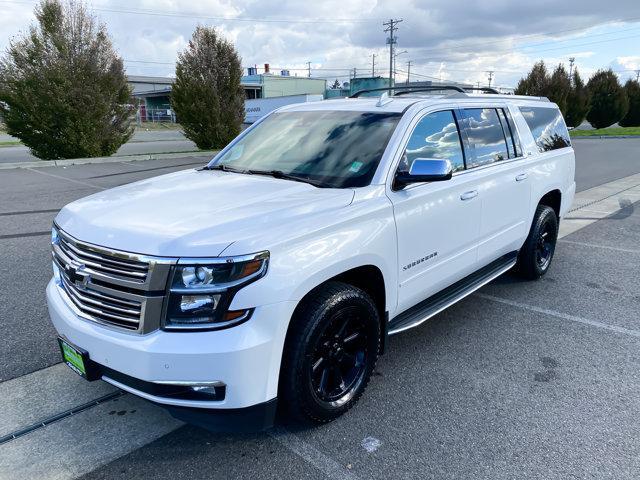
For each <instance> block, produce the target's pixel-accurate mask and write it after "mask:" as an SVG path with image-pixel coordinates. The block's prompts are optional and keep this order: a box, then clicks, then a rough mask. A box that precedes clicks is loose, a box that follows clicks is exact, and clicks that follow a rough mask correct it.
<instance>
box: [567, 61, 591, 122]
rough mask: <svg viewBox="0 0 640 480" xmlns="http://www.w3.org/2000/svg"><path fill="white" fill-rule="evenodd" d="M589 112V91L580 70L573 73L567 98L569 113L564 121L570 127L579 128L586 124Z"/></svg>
mask: <svg viewBox="0 0 640 480" xmlns="http://www.w3.org/2000/svg"><path fill="white" fill-rule="evenodd" d="M588 111H589V91H588V90H587V87H586V86H585V84H584V82H583V81H582V78H581V77H580V74H579V73H578V69H577V68H576V69H575V70H574V71H573V84H572V85H571V90H570V91H569V95H568V96H567V111H566V112H565V114H564V119H565V121H566V122H567V126H569V127H573V128H575V127H578V126H580V125H581V124H582V122H584V119H585V118H586V117H587V112H588Z"/></svg>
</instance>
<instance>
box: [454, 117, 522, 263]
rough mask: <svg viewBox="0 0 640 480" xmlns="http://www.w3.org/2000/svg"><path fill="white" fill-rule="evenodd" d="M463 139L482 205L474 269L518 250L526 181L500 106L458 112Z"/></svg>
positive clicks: (510, 126)
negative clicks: (476, 258) (465, 138)
mask: <svg viewBox="0 0 640 480" xmlns="http://www.w3.org/2000/svg"><path fill="white" fill-rule="evenodd" d="M462 114H463V118H464V120H463V122H462V123H463V125H464V130H465V133H466V135H467V138H468V150H467V152H466V153H467V175H469V176H471V177H472V178H474V179H476V181H477V182H478V196H479V198H480V201H481V203H482V212H481V215H480V235H479V241H478V266H479V267H482V266H484V265H486V264H488V263H490V262H492V261H493V260H495V259H497V258H499V257H500V256H502V255H504V254H506V253H509V252H512V251H515V250H518V249H519V248H520V247H521V246H522V243H523V241H524V239H525V238H526V236H527V233H528V230H529V225H528V217H529V215H528V212H529V205H530V202H531V179H530V178H529V176H530V172H529V171H528V167H527V162H526V160H525V158H524V157H523V154H522V148H521V146H520V142H519V137H518V134H517V131H516V130H515V125H514V124H513V121H512V120H511V116H510V113H509V110H508V109H507V108H506V106H504V105H492V106H473V107H471V106H467V107H464V108H462Z"/></svg>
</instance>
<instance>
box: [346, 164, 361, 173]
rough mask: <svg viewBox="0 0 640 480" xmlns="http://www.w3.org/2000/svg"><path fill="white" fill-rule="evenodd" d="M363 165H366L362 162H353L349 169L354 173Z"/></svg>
mask: <svg viewBox="0 0 640 480" xmlns="http://www.w3.org/2000/svg"><path fill="white" fill-rule="evenodd" d="M362 165H364V164H363V163H362V162H353V163H352V164H351V168H349V171H350V172H353V173H357V172H359V171H360V169H361V168H362Z"/></svg>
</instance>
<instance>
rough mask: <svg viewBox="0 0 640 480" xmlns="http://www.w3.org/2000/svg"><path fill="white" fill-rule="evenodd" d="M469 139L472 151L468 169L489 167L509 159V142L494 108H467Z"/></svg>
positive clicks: (465, 112)
mask: <svg viewBox="0 0 640 480" xmlns="http://www.w3.org/2000/svg"><path fill="white" fill-rule="evenodd" d="M464 114H465V117H466V119H467V137H468V139H469V147H470V149H471V152H469V153H470V155H469V157H470V158H469V159H468V160H467V168H473V167H479V166H481V165H488V164H491V163H493V162H498V161H500V160H505V159H507V158H509V152H508V150H507V140H506V138H505V136H504V131H503V130H502V124H501V123H500V119H499V118H498V113H497V112H496V110H495V109H494V108H467V109H465V110H464Z"/></svg>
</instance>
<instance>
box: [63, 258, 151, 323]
mask: <svg viewBox="0 0 640 480" xmlns="http://www.w3.org/2000/svg"><path fill="white" fill-rule="evenodd" d="M58 266H60V265H58ZM60 278H61V280H62V281H61V283H62V288H63V289H64V291H65V292H66V294H67V296H68V298H69V299H70V300H71V301H72V302H73V304H74V305H75V307H76V308H77V310H79V311H80V312H81V313H82V314H84V315H83V316H85V317H86V316H90V317H91V319H92V320H93V319H97V320H100V321H102V322H105V323H109V324H112V325H117V326H120V327H123V328H127V329H129V330H137V329H138V327H139V326H140V316H141V313H142V302H139V301H132V300H125V299H122V298H119V297H115V296H112V295H108V294H105V293H100V292H98V291H97V290H94V289H93V288H90V287H82V288H80V287H78V286H77V285H76V284H75V283H74V282H72V281H71V279H70V278H69V275H68V274H67V273H66V272H65V271H64V270H61V271H60Z"/></svg>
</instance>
